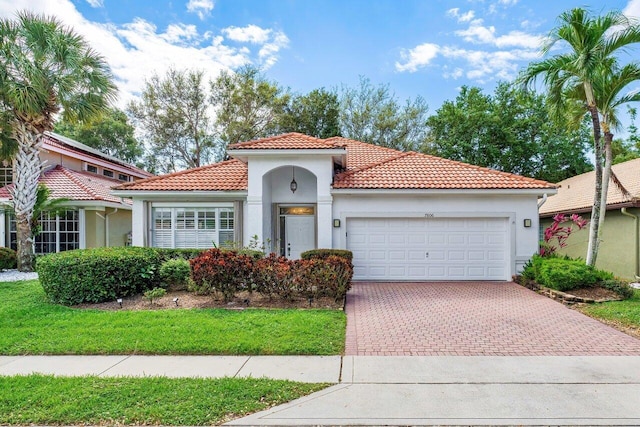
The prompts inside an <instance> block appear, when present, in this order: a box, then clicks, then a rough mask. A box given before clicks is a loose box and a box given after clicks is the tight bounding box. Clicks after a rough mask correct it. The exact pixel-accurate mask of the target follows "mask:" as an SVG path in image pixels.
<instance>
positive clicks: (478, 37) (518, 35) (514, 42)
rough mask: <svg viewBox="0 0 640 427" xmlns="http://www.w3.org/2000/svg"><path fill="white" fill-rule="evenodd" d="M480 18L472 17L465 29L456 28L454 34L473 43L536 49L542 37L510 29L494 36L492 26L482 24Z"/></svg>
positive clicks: (494, 30)
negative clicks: (505, 32)
mask: <svg viewBox="0 0 640 427" xmlns="http://www.w3.org/2000/svg"><path fill="white" fill-rule="evenodd" d="M482 24H483V20H482V19H474V20H473V21H471V22H470V23H469V27H468V28H467V29H465V30H458V31H456V32H455V34H456V35H458V36H461V37H462V38H463V40H464V41H466V42H469V43H474V44H483V43H484V44H491V45H494V46H496V47H498V48H505V47H522V48H527V49H537V48H539V47H540V43H541V41H542V38H541V37H540V36H538V35H535V34H529V33H525V32H523V31H510V32H509V33H507V34H504V35H501V36H496V28H495V27H494V26H488V27H487V26H484V25H482Z"/></svg>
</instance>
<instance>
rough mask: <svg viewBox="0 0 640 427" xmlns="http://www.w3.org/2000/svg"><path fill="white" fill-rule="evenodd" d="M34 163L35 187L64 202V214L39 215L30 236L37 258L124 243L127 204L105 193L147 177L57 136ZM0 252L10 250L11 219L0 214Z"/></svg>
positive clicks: (3, 196)
mask: <svg viewBox="0 0 640 427" xmlns="http://www.w3.org/2000/svg"><path fill="white" fill-rule="evenodd" d="M40 158H41V160H43V161H44V162H45V164H44V173H43V174H42V177H41V178H40V182H41V183H43V184H45V185H46V186H47V187H48V188H49V189H50V190H51V197H52V198H54V199H59V198H65V199H69V201H68V203H66V205H68V207H69V209H68V210H66V211H65V212H64V213H62V214H60V215H58V216H56V215H51V214H48V213H43V214H42V215H41V217H40V226H41V230H42V232H41V233H40V234H39V235H38V236H36V239H35V252H36V253H37V254H43V253H50V252H59V251H64V250H69V249H82V248H91V247H99V246H124V245H126V244H127V243H130V242H129V240H130V238H129V236H130V233H131V206H132V202H131V200H127V199H123V198H121V197H116V196H114V195H112V194H111V193H110V191H111V188H112V187H115V186H117V185H120V184H122V183H123V182H133V181H136V180H139V179H142V178H148V177H150V176H152V174H150V173H148V172H146V171H143V170H142V169H139V168H137V167H135V166H133V165H131V164H128V163H126V162H123V161H121V160H118V159H116V158H114V157H111V156H108V155H106V154H104V153H101V152H100V151H98V150H95V149H93V148H91V147H88V146H86V145H84V144H81V143H79V142H77V141H74V140H72V139H69V138H66V137H64V136H62V135H58V134H55V133H49V132H47V133H46V134H45V137H44V140H43V144H42V149H41V152H40ZM12 177H13V175H12V170H11V164H10V163H9V162H4V163H3V164H2V167H1V168H0V179H2V182H1V183H0V185H1V186H2V188H0V203H1V204H4V205H5V206H7V205H8V203H9V202H10V200H11V195H10V193H9V189H10V187H11V185H12V184H11V182H12ZM0 246H6V247H12V248H13V249H15V248H16V231H15V219H14V216H13V214H11V213H10V212H9V210H8V208H5V209H3V210H2V211H0Z"/></svg>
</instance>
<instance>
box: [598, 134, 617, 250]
mask: <svg viewBox="0 0 640 427" xmlns="http://www.w3.org/2000/svg"><path fill="white" fill-rule="evenodd" d="M612 141H613V134H612V133H611V132H609V131H608V130H606V129H605V132H604V168H603V171H602V195H601V196H600V207H601V208H602V209H601V212H600V219H599V221H600V224H598V240H600V235H601V234H602V226H603V224H604V217H605V215H606V214H607V195H608V192H609V181H611V165H612V163H613V151H612V150H611V142H612Z"/></svg>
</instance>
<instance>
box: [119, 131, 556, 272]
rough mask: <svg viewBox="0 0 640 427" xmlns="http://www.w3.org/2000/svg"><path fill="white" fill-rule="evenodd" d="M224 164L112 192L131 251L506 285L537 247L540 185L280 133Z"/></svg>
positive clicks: (234, 153) (232, 152)
mask: <svg viewBox="0 0 640 427" xmlns="http://www.w3.org/2000/svg"><path fill="white" fill-rule="evenodd" d="M228 154H229V156H230V158H231V159H230V160H227V161H223V162H220V163H216V164H212V165H208V166H203V167H200V168H196V169H190V170H185V171H182V172H177V173H173V174H169V175H164V176H158V177H153V178H149V179H145V180H142V181H138V182H134V183H128V184H124V185H121V186H120V187H117V188H116V189H115V190H114V191H113V194H115V195H117V196H121V197H130V198H132V199H133V221H134V222H133V244H134V245H136V246H158V247H211V246H212V245H214V244H215V245H218V246H219V245H224V244H225V243H226V242H228V241H235V242H236V243H237V244H242V245H248V244H250V243H251V242H252V241H253V242H254V243H255V242H257V243H258V244H265V245H266V246H267V250H272V251H275V252H277V253H279V254H281V255H285V256H287V257H289V258H298V257H299V256H300V253H301V252H303V251H305V250H308V249H312V248H346V249H349V250H351V251H353V253H354V260H353V262H354V265H355V276H354V278H355V279H356V280H510V279H511V276H512V275H513V274H515V272H516V271H518V270H519V269H520V268H521V267H522V265H523V264H524V263H525V262H526V261H527V260H528V259H529V258H530V257H531V255H532V254H533V253H535V252H536V251H537V249H538V211H537V200H538V197H539V196H542V195H543V194H544V193H549V194H553V193H555V186H554V185H552V184H549V183H547V182H544V181H538V180H535V179H531V178H525V177H521V176H517V175H512V174H508V173H503V172H497V171H494V170H490V169H486V168H481V167H477V166H471V165H468V164H464V163H459V162H455V161H451V160H445V159H441V158H438V157H433V156H428V155H424V154H418V153H414V152H400V151H396V150H392V149H389V148H383V147H379V146H375V145H371V144H367V143H363V142H359V141H353V140H349V139H344V138H329V139H325V140H322V139H317V138H313V137H310V136H306V135H302V134H298V133H289V134H285V135H280V136H276V137H272V138H265V139H259V140H255V141H250V142H245V143H240V144H234V145H231V146H230V147H229V150H228Z"/></svg>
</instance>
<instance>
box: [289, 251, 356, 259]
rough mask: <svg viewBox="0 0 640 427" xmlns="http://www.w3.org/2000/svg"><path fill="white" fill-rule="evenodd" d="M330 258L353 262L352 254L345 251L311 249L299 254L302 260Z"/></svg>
mask: <svg viewBox="0 0 640 427" xmlns="http://www.w3.org/2000/svg"><path fill="white" fill-rule="evenodd" d="M330 256H339V257H341V258H345V259H347V260H348V261H351V260H353V252H351V251H348V250H346V249H311V250H310V251H306V252H302V253H301V254H300V258H302V259H325V258H328V257H330Z"/></svg>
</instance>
